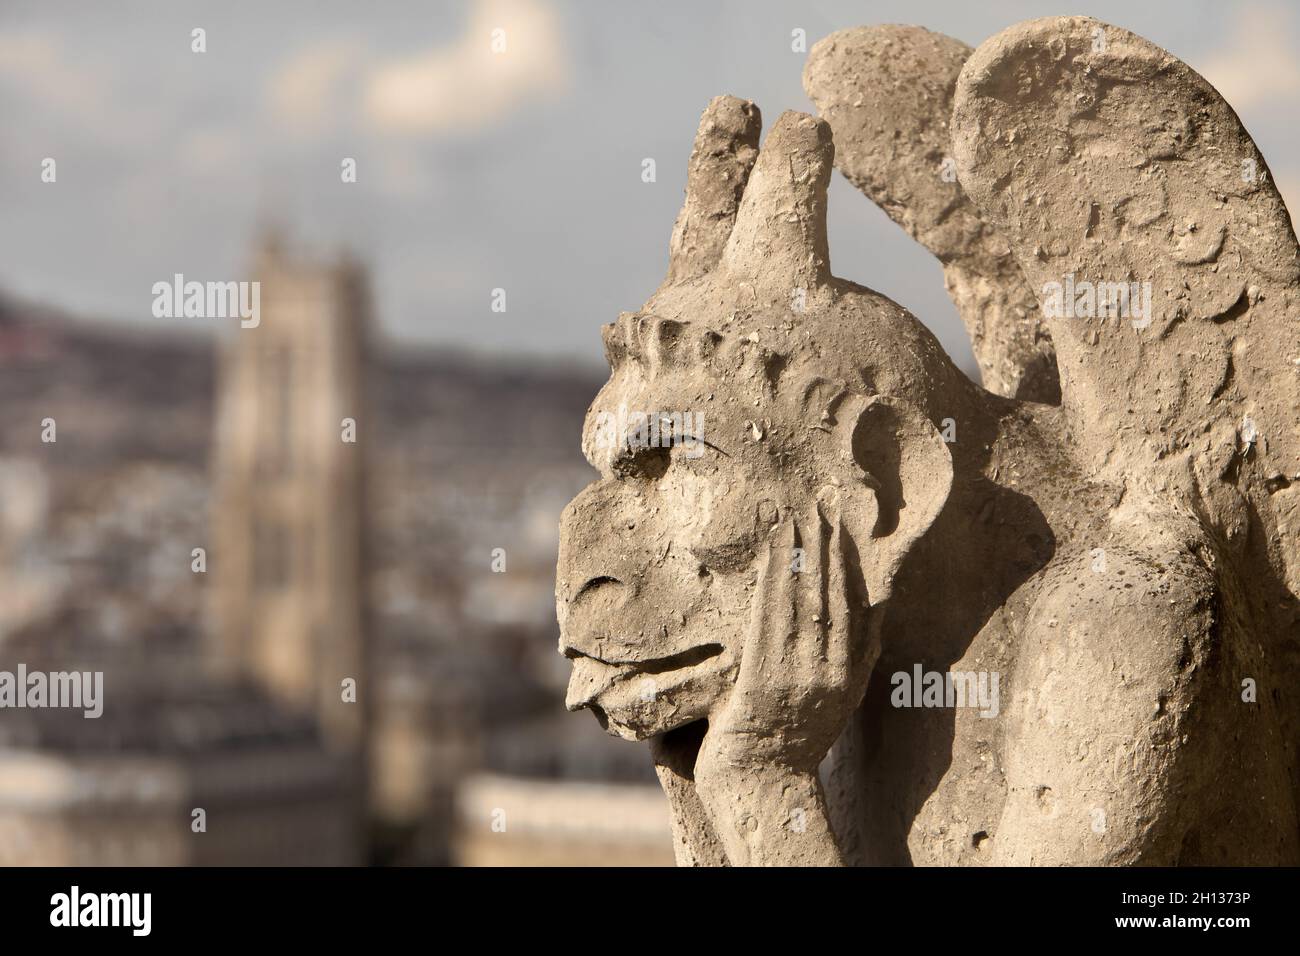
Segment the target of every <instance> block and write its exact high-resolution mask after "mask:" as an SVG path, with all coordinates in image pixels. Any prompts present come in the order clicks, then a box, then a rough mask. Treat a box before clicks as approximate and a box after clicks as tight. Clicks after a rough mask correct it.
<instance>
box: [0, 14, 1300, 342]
mask: <svg viewBox="0 0 1300 956" xmlns="http://www.w3.org/2000/svg"><path fill="white" fill-rule="evenodd" d="M1067 8H1068V9H1067ZM1062 12H1070V13H1088V14H1091V15H1093V16H1096V17H1099V18H1101V19H1103V20H1106V21H1108V22H1111V23H1115V24H1117V25H1120V26H1124V27H1127V28H1129V29H1131V30H1134V31H1136V32H1137V33H1140V34H1142V35H1144V36H1146V37H1148V38H1150V39H1152V40H1154V41H1155V42H1157V43H1159V44H1161V45H1162V46H1164V47H1166V48H1167V49H1169V50H1170V51H1172V52H1173V53H1175V54H1176V55H1178V56H1180V57H1182V58H1183V59H1184V60H1186V61H1187V62H1188V63H1190V64H1191V65H1192V66H1193V67H1195V68H1196V69H1198V70H1199V71H1200V72H1201V73H1203V74H1204V75H1205V76H1206V77H1207V78H1208V79H1209V80H1210V81H1211V82H1213V83H1215V84H1216V85H1217V86H1218V87H1219V88H1220V90H1221V91H1222V92H1223V93H1224V94H1225V95H1226V96H1227V98H1228V100H1229V101H1230V102H1231V103H1232V104H1233V105H1234V106H1235V107H1236V108H1237V110H1238V112H1239V113H1240V114H1241V116H1242V118H1243V119H1244V121H1245V123H1246V126H1247V128H1249V129H1250V130H1251V132H1252V134H1253V135H1254V136H1255V138H1256V140H1257V141H1258V143H1259V145H1260V147H1261V149H1262V150H1263V152H1264V154H1265V156H1266V157H1268V159H1269V162H1270V164H1271V166H1272V167H1273V170H1274V173H1275V174H1276V176H1277V178H1278V181H1279V183H1280V184H1281V186H1282V189H1283V192H1284V194H1285V195H1286V196H1287V197H1288V199H1289V200H1290V202H1291V203H1292V208H1300V206H1298V205H1297V204H1300V127H1298V126H1297V124H1296V123H1295V115H1296V112H1297V110H1296V106H1297V102H1298V101H1300V66H1298V65H1297V57H1296V56H1295V52H1294V51H1296V50H1300V12H1292V11H1290V10H1289V9H1288V7H1287V6H1286V5H1285V4H1283V3H1281V2H1276V3H1274V2H1268V0H1261V2H1251V3H1242V4H1236V3H1228V2H1223V0H1219V2H1177V3H1167V4H1166V3H1141V4H1137V3H1133V2H1131V0H1124V2H1099V3H1088V2H1080V0H1071V2H1070V3H1068V4H1061V3H1060V2H1059V0H1058V2H1056V3H1050V2H1042V3H1039V2H984V3H970V2H953V3H938V2H926V0H902V2H865V0H857V2H831V0H801V2H754V0H744V2H741V0H733V2H721V3H708V2H703V0H692V2H685V0H664V2H654V3H648V2H616V0H610V2H594V0H591V2H586V3H581V2H559V0H467V2H435V0H426V2H417V0H372V2H365V3H360V2H355V0H346V2H345V0H274V2H272V0H264V2H253V0H227V2H217V0H209V2H186V0H134V2H133V0H122V2H111V3H110V2H103V0H79V2H70V0H3V3H0V117H3V123H2V124H0V214H2V215H3V217H4V222H5V225H4V228H3V229H0V291H4V292H8V293H12V294H17V295H20V296H24V297H28V298H31V299H35V300H38V301H41V302H46V303H50V304H54V305H57V306H60V307H63V308H66V309H69V310H71V311H73V312H76V313H79V314H82V315H84V316H86V317H88V318H95V319H96V320H102V321H125V322H134V323H140V324H147V323H157V322H160V321H161V322H167V323H168V324H170V325H173V326H175V325H179V324H185V323H189V324H191V325H192V326H193V327H194V329H195V331H196V332H198V333H201V334H208V333H210V331H211V329H210V328H208V327H206V326H205V324H204V323H210V322H211V321H213V320H200V319H171V320H157V319H153V318H152V317H151V315H150V304H151V302H152V294H151V292H150V287H151V286H152V285H153V283H154V282H156V281H158V280H160V279H167V278H169V277H170V276H171V275H172V274H173V273H176V272H182V273H184V274H185V275H186V276H187V277H188V278H192V279H199V280H209V279H219V280H228V279H237V278H240V277H241V276H243V275H245V274H246V267H247V262H248V253H249V248H250V241H251V238H252V236H253V234H254V232H255V230H256V228H257V226H258V224H259V223H263V222H268V221H274V222H278V223H281V224H284V225H285V226H287V227H288V228H289V230H290V231H291V233H292V234H293V235H295V236H296V237H297V238H298V239H299V240H301V241H302V242H305V243H307V244H309V245H310V246H312V247H314V248H317V249H320V250H322V251H323V252H328V251H331V250H334V249H338V248H341V247H344V246H346V247H350V248H351V249H353V250H354V251H355V252H357V253H358V254H359V255H360V256H362V257H363V258H364V259H366V260H367V261H369V262H370V263H371V265H372V268H373V275H374V286H375V293H376V299H377V303H376V304H377V308H378V312H379V315H380V318H381V321H382V325H383V328H384V331H385V333H386V334H387V335H388V336H390V337H392V338H394V339H398V340H403V341H419V342H424V343H432V344H439V345H448V346H453V347H456V348H461V349H469V350H473V351H476V352H482V353H486V354H491V355H511V356H519V355H522V354H532V355H540V356H545V357H549V358H555V359H563V360H576V361H580V362H592V363H594V362H598V361H599V359H600V343H599V335H598V331H597V330H598V328H599V326H600V325H601V324H603V323H605V322H608V321H611V320H612V319H613V318H615V317H616V316H617V314H618V312H619V311H621V310H626V309H635V308H636V307H638V306H639V305H640V304H641V303H642V302H643V301H644V299H645V298H646V296H647V295H648V294H649V293H650V292H651V291H652V290H653V288H654V287H655V285H656V284H657V283H658V281H659V279H660V278H661V276H662V274H663V271H664V266H665V258H666V248H667V242H668V236H669V232H670V229H671V227H672V222H673V219H674V217H675V215H676V212H677V208H678V206H679V204H680V202H681V196H682V188H683V182H684V173H685V164H686V157H687V155H688V154H689V152H690V144H691V139H692V137H693V135H694V132H695V126H696V123H697V121H698V118H699V114H700V111H701V110H702V109H703V107H704V106H705V104H707V103H708V101H709V99H710V98H712V97H713V96H714V95H716V94H719V93H733V94H735V95H738V96H743V97H746V98H748V99H752V100H754V101H755V102H757V103H758V104H759V106H760V107H761V109H762V111H763V115H764V117H765V118H766V119H767V120H768V122H771V121H772V120H773V119H775V117H776V116H777V115H779V114H780V112H781V111H782V110H785V109H801V110H809V111H811V110H812V107H811V104H809V102H808V101H807V99H806V97H805V96H804V94H803V90H802V87H801V84H800V71H801V69H802V66H803V59H804V57H803V54H801V53H796V52H792V51H791V31H792V30H794V29H796V28H800V29H803V30H805V31H806V33H807V36H808V40H809V45H811V43H812V42H813V41H815V40H816V39H818V38H820V37H822V36H824V35H825V34H827V33H830V32H832V31H834V30H837V29H841V28H844V27H848V26H855V25H860V24H864V23H889V22H905V23H917V24H921V25H923V26H927V27H929V28H931V29H935V30H939V31H940V32H944V33H947V34H950V35H952V36H955V37H958V38H960V39H962V40H965V41H966V42H967V43H970V44H978V43H979V42H980V41H981V40H982V39H984V38H985V37H987V36H989V35H991V34H993V33H995V32H997V31H998V30H1000V29H1002V28H1003V27H1005V26H1007V25H1008V24H1010V23H1013V22H1015V21H1017V20H1022V19H1027V18H1030V17H1034V16H1043V15H1049V14H1054V13H1062ZM195 28H202V29H203V30H204V31H206V46H207V51H206V52H205V53H195V52H192V50H191V44H192V39H191V38H192V32H191V31H192V30H194V29H195ZM497 28H501V29H504V30H505V38H506V53H505V54H504V55H500V56H498V55H494V54H493V53H492V50H491V42H492V33H493V30H495V29H497ZM46 157H53V158H54V159H55V160H56V162H57V174H58V179H57V182H56V183H55V184H53V185H51V184H46V183H42V181H41V175H40V174H41V164H42V161H43V160H44V159H45V158H46ZM345 157H351V158H354V159H355V160H356V163H357V179H358V181H357V182H356V183H355V184H344V183H343V182H341V178H340V163H341V162H342V161H343V159H344V158H345ZM647 157H648V158H653V159H655V161H656V163H657V167H658V170H657V171H658V179H657V182H655V183H650V184H647V183H644V182H642V180H641V164H642V160H643V159H645V158H647ZM830 216H831V237H830V238H831V258H832V264H833V267H834V269H835V271H836V273H837V274H839V275H842V276H844V277H846V278H851V279H854V280H856V281H859V282H862V283H863V284H866V285H869V286H871V287H873V288H876V289H878V290H880V291H881V292H884V293H885V294H887V295H889V296H891V297H892V298H894V299H896V300H897V301H899V302H901V303H902V304H903V305H905V306H907V307H908V308H910V309H911V310H912V311H913V312H915V313H916V314H917V315H918V316H919V317H920V318H921V319H922V320H923V321H925V322H927V323H928V324H929V325H930V326H931V327H932V328H933V329H935V331H936V332H937V333H938V334H939V336H940V338H941V340H942V341H943V342H944V344H945V346H947V347H948V349H949V351H950V352H951V353H952V354H953V355H954V357H956V358H957V359H958V360H959V362H961V363H962V364H963V365H965V366H967V367H969V366H970V364H971V362H970V349H969V346H968V345H967V344H966V342H965V340H964V334H963V332H962V330H961V327H960V325H959V323H958V321H957V318H956V314H955V312H954V311H953V308H952V306H951V304H950V303H949V302H948V300H947V297H946V296H945V295H944V292H943V285H942V278H941V273H940V270H939V268H938V266H937V264H936V263H934V262H933V261H932V260H931V259H930V258H929V256H928V254H927V253H925V252H924V251H923V250H921V249H920V247H918V246H915V245H914V244H912V243H911V241H910V240H909V239H907V238H906V236H904V235H903V233H902V232H900V231H899V230H898V229H897V228H896V227H894V226H893V225H892V224H891V223H889V222H888V220H886V219H885V217H884V215H883V214H882V213H880V212H879V211H878V210H876V209H875V207H874V206H872V205H871V204H870V203H869V202H868V201H867V200H866V199H864V198H863V197H861V196H860V195H859V194H858V193H857V192H856V191H854V190H853V189H852V188H851V187H849V186H848V185H847V184H846V183H845V182H844V181H843V180H842V179H840V178H839V176H838V174H837V175H836V178H835V181H834V183H833V185H832V193H831V204H830ZM498 287H500V288H504V289H506V292H507V306H508V309H507V312H506V313H505V314H497V313H493V312H492V311H491V309H490V300H491V291H492V290H493V289H494V288H498Z"/></svg>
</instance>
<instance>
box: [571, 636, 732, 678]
mask: <svg viewBox="0 0 1300 956" xmlns="http://www.w3.org/2000/svg"><path fill="white" fill-rule="evenodd" d="M721 653H722V645H721V644H717V643H710V644H700V645H699V646H697V647H688V648H687V649H686V650H684V651H678V652H677V653H676V654H669V655H668V656H667V657H651V658H647V659H645V660H610V659H606V658H603V657H597V656H596V655H595V654H586V653H583V652H582V651H580V650H578V649H577V648H575V647H568V648H565V650H564V656H565V657H567V658H569V659H570V660H572V659H574V658H578V657H589V658H591V659H592V660H593V661H598V662H599V663H601V664H605V665H608V666H609V667H628V668H631V669H632V670H633V671H634V672H636V673H638V674H663V673H665V672H666V671H675V670H680V669H681V668H683V667H694V666H695V665H696V664H702V663H704V662H705V661H707V660H708V659H709V658H711V657H717V656H718V655H719V654H721Z"/></svg>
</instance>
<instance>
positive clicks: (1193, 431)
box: [556, 17, 1300, 865]
mask: <svg viewBox="0 0 1300 956" xmlns="http://www.w3.org/2000/svg"><path fill="white" fill-rule="evenodd" d="M804 79H805V86H806V88H807V91H808V93H809V96H810V98H811V99H812V100H813V102H814V103H815V104H816V105H817V108H818V110H819V112H820V113H821V115H822V117H823V118H821V119H818V118H814V117H812V116H808V115H803V114H799V113H786V114H784V115H782V116H781V117H780V118H779V119H778V120H777V121H776V123H775V124H774V126H773V127H772V129H771V130H770V132H769V133H768V135H767V137H766V139H765V141H764V142H763V143H762V147H761V149H760V146H759V130H760V119H759V113H758V110H757V109H756V108H755V107H754V106H753V104H751V103H748V102H745V101H743V100H739V99H736V98H733V97H719V98H718V99H715V100H714V101H713V102H712V103H711V104H710V105H709V107H708V109H707V110H706V111H705V113H704V117H703V119H702V121H701V123H700V127H699V133H698V136H697V138H696V141H695V146H694V150H693V152H692V154H691V158H690V165H689V175H688V184H687V189H686V200H685V204H684V205H683V207H682V211H681V214H680V216H679V218H678V220H677V223H676V226H675V228H674V229H673V234H672V239H671V242H670V246H669V253H670V256H669V258H670V262H669V268H668V274H667V277H666V279H665V280H664V282H663V284H662V285H661V286H660V288H659V289H658V290H657V291H656V292H655V293H654V295H653V296H651V298H650V300H649V301H648V302H647V303H646V304H645V306H644V307H643V308H642V309H641V310H639V311H637V312H635V313H627V314H623V315H621V316H620V317H619V319H618V321H617V322H615V323H614V324H612V325H610V326H607V327H606V328H605V330H604V337H605V347H606V354H607V357H608V360H609V364H610V370H611V374H610V379H609V382H608V383H607V384H606V385H605V387H604V388H603V389H602V390H601V392H600V394H599V395H598V396H597V397H596V399H595V401H594V402H593V404H592V407H591V410H590V412H589V414H588V417H587V423H586V425H585V427H584V434H583V448H584V452H585V454H586V455H587V457H588V459H589V460H590V461H591V463H592V465H593V466H594V467H595V468H596V469H597V471H598V472H599V479H598V480H597V481H595V482H594V483H593V484H591V485H590V486H589V487H588V488H587V489H586V490H584V491H583V492H582V493H581V494H580V495H579V496H578V497H577V498H575V499H574V500H573V502H571V503H570V505H569V506H568V508H567V509H566V510H565V513H564V515H563V518H562V525H561V543H560V561H559V569H558V575H557V578H558V580H557V588H556V591H557V607H558V615H559V620H560V625H561V642H560V645H561V646H560V649H561V651H562V653H564V654H565V655H566V656H567V657H568V658H570V659H571V660H572V665H573V673H572V680H571V683H570V685H569V691H568V700H567V703H568V706H569V707H570V709H579V708H588V709H590V710H592V711H593V712H594V713H595V714H596V717H597V719H598V720H600V722H601V723H602V725H604V726H605V727H606V729H607V730H608V731H609V732H611V733H614V734H616V735H618V736H620V737H624V738H627V739H630V740H647V741H649V743H650V747H651V751H652V754H653V758H654V761H655V766H656V771H657V773H658V775H659V778H660V781H661V783H662V785H663V788H664V790H665V793H666V794H667V796H668V800H669V803H670V807H671V814H672V823H673V833H674V842H675V848H676V854H677V859H678V862H679V863H681V864H696V865H727V864H730V865H747V864H750V865H752V864H902V865H907V864H917V865H922V864H941V865H985V864H989V863H993V864H1135V863H1143V864H1242V863H1245V864H1250V863H1260V864H1276V863H1291V864H1294V863H1297V862H1300V833H1298V832H1297V809H1296V793H1297V759H1296V756H1297V747H1296V743H1297V736H1296V732H1297V721H1296V718H1297V699H1296V697H1295V695H1294V694H1293V693H1292V687H1294V686H1295V682H1296V678H1297V677H1298V676H1300V673H1298V672H1300V667H1298V665H1300V656H1298V653H1297V652H1298V651H1300V603H1298V602H1297V594H1300V544H1298V543H1297V541H1298V540H1300V539H1298V535H1300V425H1298V423H1297V420H1298V418H1300V413H1298V411H1297V410H1298V409H1300V252H1298V250H1297V244H1296V238H1295V235H1294V233H1293V231H1292V227H1291V223H1290V220H1289V217H1288V215H1287V211H1286V209H1285V207H1284V205H1283V203H1282V200H1281V198H1280V196H1279V194H1278V192H1277V190H1276V188H1275V186H1274V184H1273V181H1272V178H1271V176H1270V174H1269V171H1268V168H1267V166H1266V164H1265V162H1264V160H1263V158H1262V157H1261V156H1260V154H1259V152H1258V150H1257V149H1256V147H1255V145H1254V143H1253V142H1252V141H1251V139H1250V137H1249V136H1248V135H1247V133H1246V131H1245V130H1244V129H1243V127H1242V125H1241V123H1240V121H1239V120H1238V118H1237V116H1236V114H1235V113H1234V112H1233V111H1232V109H1231V108H1230V107H1229V106H1228V104H1227V103H1226V102H1225V101H1224V100H1223V99H1222V97H1220V96H1219V94H1218V93H1217V92H1216V91H1215V90H1214V89H1213V87H1211V86H1210V85H1209V84H1208V83H1207V82H1206V81H1205V80H1204V79H1202V78H1201V77H1200V76H1199V75H1197V74H1196V73H1195V72H1194V71H1192V70H1191V69H1190V68H1189V67H1188V66H1186V65H1185V64H1183V63H1182V62H1180V61H1179V60H1177V59H1176V58H1174V57H1172V56H1171V55H1170V54H1168V53H1166V52H1165V51H1163V50H1161V49H1159V48H1158V47H1156V46H1154V45H1152V44H1151V43H1149V42H1147V41H1146V40H1143V39H1142V38H1140V37H1137V36H1135V35H1133V34H1131V33H1129V32H1127V31H1125V30H1122V29H1119V28H1117V27H1113V26H1108V25H1106V24H1102V23H1099V22H1098V21H1095V20H1091V19H1087V18H1080V17H1061V18H1049V19H1042V20H1034V21H1030V22H1027V23H1022V24H1019V25H1016V26H1013V27H1011V28H1009V29H1008V30H1006V31H1004V32H1003V33H1001V34H999V35H997V36H994V37H993V38H991V39H989V40H987V41H986V42H985V43H984V44H982V45H981V46H980V47H979V48H978V49H976V50H973V51H972V50H971V49H969V48H968V47H966V46H964V45H963V44H961V43H959V42H957V41H955V40H951V39H949V38H946V37H943V36H941V35H938V34H935V33H931V32H929V31H927V30H923V29H920V28H917V27H896V26H895V27H879V28H863V29H855V30H848V31H845V32H843V33H839V34H835V35H833V36H830V37H828V38H826V39H824V40H823V41H821V42H820V43H819V44H818V45H817V46H816V47H815V48H814V49H813V51H812V53H811V54H810V56H809V58H808V63H807V66H806V69H805V76H804ZM833 143H834V146H833V145H832V144H833ZM833 162H834V163H835V164H836V166H837V167H838V168H839V169H840V170H841V172H842V173H843V174H844V175H845V176H846V177H847V178H848V179H849V180H850V181H851V182H853V183H854V184H855V185H856V186H858V187H859V188H860V189H861V190H862V191H864V192H865V193H866V194H867V195H868V196H869V197H870V198H872V199H873V200H874V201H876V202H877V203H878V204H880V205H881V206H882V208H884V210H885V211H886V212H887V213H888V214H889V215H890V216H891V217H892V218H893V219H895V221H897V222H898V223H899V224H901V225H902V226H903V227H904V228H905V229H906V230H907V231H908V232H909V233H911V235H912V236H913V237H915V238H916V239H917V240H918V241H919V242H921V243H922V244H923V245H924V246H926V247H927V248H928V249H930V250H931V251H932V252H933V253H934V254H935V255H936V256H937V257H938V258H939V259H940V261H941V262H942V264H943V267H944V273H945V279H946V284H947V286H948V289H949V292H950V295H951V296H952V298H953V300H954V302H955V304H956V306H957V309H958V312H959V313H960V314H961V316H962V318H963V320H964V321H965V323H966V324H967V326H968V329H969V331H970V333H971V336H972V339H973V343H974V347H975V353H976V357H977V359H978V361H979V365H980V369H981V374H982V376H983V378H984V384H985V386H987V387H980V386H979V385H976V384H974V383H973V382H971V381H970V380H969V379H968V378H967V377H966V376H964V375H963V374H962V373H961V372H960V371H959V370H958V369H957V367H956V366H955V365H954V364H953V362H952V361H951V360H950V359H949V357H948V356H947V355H946V354H945V353H944V351H943V350H942V348H941V347H940V346H939V344H938V343H937V341H936V340H935V338H934V337H933V336H932V335H931V334H930V332H928V331H927V330H926V328H925V327H924V326H922V325H921V323H920V322H918V321H917V320H916V319H915V318H914V317H913V316H912V315H911V314H909V313H908V312H907V311H906V310H905V309H903V308H902V307H901V306H899V305H896V304H895V303H894V302H891V301H890V300H888V299H887V298H885V297H883V296H881V295H878V294H876V293H874V292H872V291H870V290H869V289H867V288H864V287H862V286H859V285H856V284H854V283H852V282H849V281H846V280H843V279H839V278H836V277H835V276H833V275H832V274H831V271H830V262H829V253H828V248H827V239H826V196H827V185H828V182H829V179H830V176H831V170H832V163H833ZM954 675H956V678H957V679H954ZM914 680H915V681H917V683H918V684H921V685H924V690H922V687H921V686H911V682H912V681H914ZM977 686H978V688H979V690H978V692H976V690H975V688H976V687H977ZM958 691H965V693H964V694H963V693H958ZM990 691H991V692H992V693H991V694H990V693H989V692H990ZM974 698H978V701H977V702H976V701H974V700H973V699H974ZM963 701H964V702H963ZM975 703H978V706H975V705H974V704H975Z"/></svg>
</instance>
